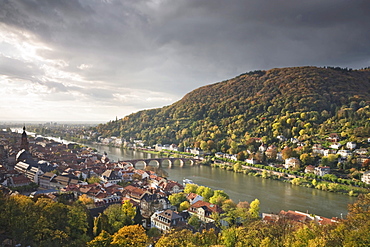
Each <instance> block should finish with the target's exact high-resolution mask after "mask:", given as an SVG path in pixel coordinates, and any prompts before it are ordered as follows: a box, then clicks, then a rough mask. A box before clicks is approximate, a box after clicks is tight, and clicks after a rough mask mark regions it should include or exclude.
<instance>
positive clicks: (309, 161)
mask: <svg viewBox="0 0 370 247" xmlns="http://www.w3.org/2000/svg"><path fill="white" fill-rule="evenodd" d="M299 159H300V160H301V161H302V163H303V164H304V165H311V164H313V162H314V158H313V157H312V156H311V155H310V154H308V153H303V154H301V156H299Z"/></svg>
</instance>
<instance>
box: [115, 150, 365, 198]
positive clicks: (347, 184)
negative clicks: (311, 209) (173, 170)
mask: <svg viewBox="0 0 370 247" xmlns="http://www.w3.org/2000/svg"><path fill="white" fill-rule="evenodd" d="M121 149H122V148H121ZM127 149H129V148H127ZM132 150H135V151H138V152H144V153H148V154H153V155H158V156H159V157H176V158H177V157H194V156H196V155H194V154H190V153H185V152H173V151H171V152H170V151H167V150H166V151H154V150H148V149H141V148H139V149H132ZM202 165H208V166H211V167H213V168H220V169H222V170H225V171H230V172H235V173H241V174H244V175H249V176H254V177H261V178H263V179H273V180H277V181H280V182H284V183H290V184H292V185H294V186H301V187H306V188H311V189H317V190H322V191H326V192H332V193H338V194H343V195H348V196H351V197H357V196H358V195H359V194H366V193H370V189H369V188H366V187H369V186H368V185H366V184H365V183H363V182H358V181H353V180H349V179H341V178H336V177H335V176H332V175H331V176H328V179H330V180H327V179H325V176H324V177H321V176H317V175H315V174H309V173H302V172H297V171H291V170H286V169H282V168H276V167H271V166H264V165H261V164H255V165H250V164H247V163H246V162H241V161H237V162H235V161H232V160H227V161H225V160H222V159H216V158H214V157H213V158H204V159H203V161H202ZM361 186H363V187H361ZM364 187H365V188H364Z"/></svg>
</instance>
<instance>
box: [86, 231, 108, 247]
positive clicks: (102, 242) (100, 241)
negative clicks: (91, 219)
mask: <svg viewBox="0 0 370 247" xmlns="http://www.w3.org/2000/svg"><path fill="white" fill-rule="evenodd" d="M112 240H113V237H112V235H110V234H109V233H108V232H106V231H104V230H103V231H102V232H101V233H100V234H99V235H98V236H96V237H95V238H94V239H93V240H91V241H90V242H88V243H87V247H109V246H112V245H111V242H112Z"/></svg>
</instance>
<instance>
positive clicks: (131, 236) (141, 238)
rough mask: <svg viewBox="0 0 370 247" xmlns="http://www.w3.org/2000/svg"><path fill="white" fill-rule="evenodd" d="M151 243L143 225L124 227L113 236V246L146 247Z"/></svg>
mask: <svg viewBox="0 0 370 247" xmlns="http://www.w3.org/2000/svg"><path fill="white" fill-rule="evenodd" d="M148 241H149V238H148V236H147V235H146V233H145V229H144V228H143V227H142V226H141V225H131V226H124V227H122V228H121V229H119V230H118V232H116V233H115V234H114V235H113V241H112V245H113V246H119V247H131V246H136V247H145V246H147V243H148Z"/></svg>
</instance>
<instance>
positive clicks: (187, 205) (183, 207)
mask: <svg viewBox="0 0 370 247" xmlns="http://www.w3.org/2000/svg"><path fill="white" fill-rule="evenodd" d="M189 208H190V203H189V202H188V201H184V202H182V203H180V206H179V211H184V210H187V209H189Z"/></svg>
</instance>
